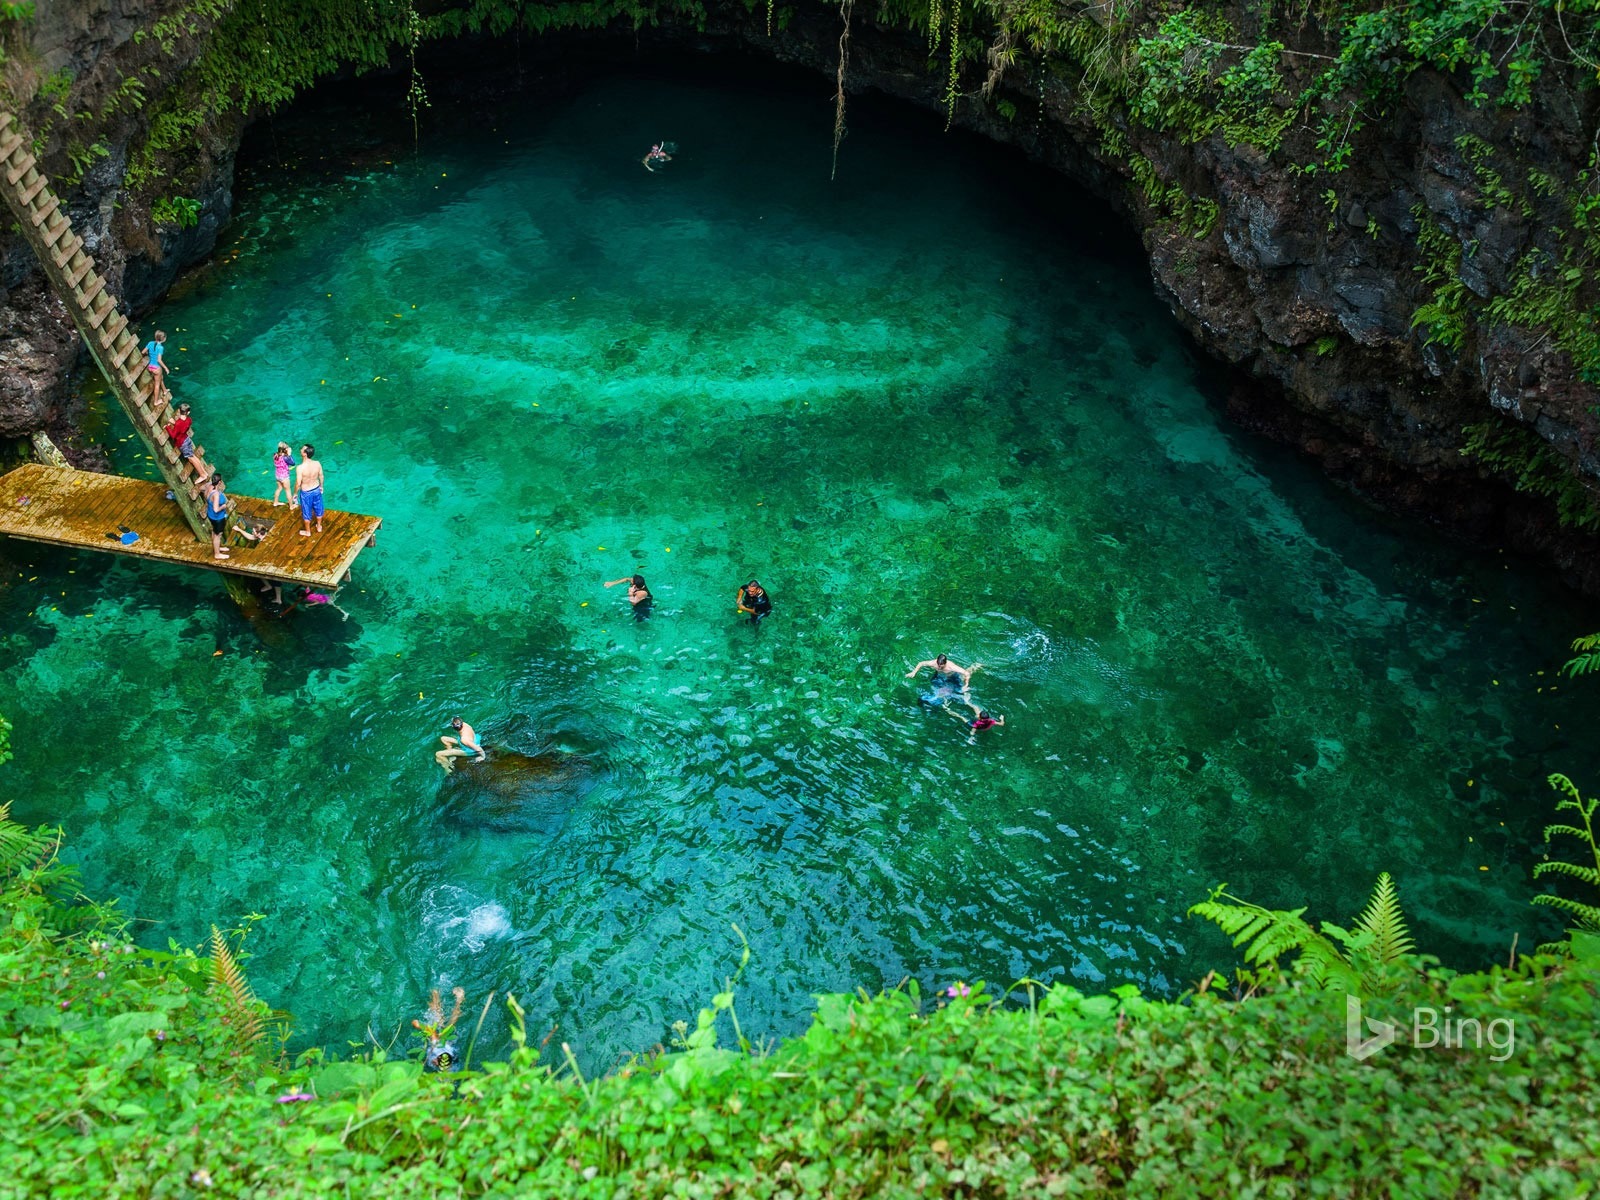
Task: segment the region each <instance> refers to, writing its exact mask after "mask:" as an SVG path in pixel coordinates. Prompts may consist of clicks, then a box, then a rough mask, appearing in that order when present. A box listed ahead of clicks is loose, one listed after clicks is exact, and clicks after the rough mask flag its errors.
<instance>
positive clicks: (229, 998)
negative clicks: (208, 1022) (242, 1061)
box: [211, 925, 266, 1052]
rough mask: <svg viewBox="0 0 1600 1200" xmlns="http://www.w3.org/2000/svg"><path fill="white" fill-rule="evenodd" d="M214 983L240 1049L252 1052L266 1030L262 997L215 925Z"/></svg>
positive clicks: (212, 936)
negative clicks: (245, 974) (251, 985)
mask: <svg viewBox="0 0 1600 1200" xmlns="http://www.w3.org/2000/svg"><path fill="white" fill-rule="evenodd" d="M211 983H212V986H213V987H214V988H215V990H216V991H217V993H218V995H219V996H220V997H221V998H222V1004H223V1007H224V1008H226V1009H227V1010H228V1017H227V1019H228V1024H229V1025H230V1026H231V1027H232V1029H233V1036H234V1040H235V1041H236V1043H237V1044H238V1047H239V1049H240V1050H241V1051H244V1052H249V1051H250V1050H251V1049H253V1048H254V1047H255V1045H256V1043H258V1042H259V1041H261V1039H262V1037H263V1036H265V1034H266V1026H265V1023H264V1022H263V1020H262V1017H261V1007H262V1005H261V1001H259V1000H257V999H256V994H255V993H254V992H253V991H251V990H250V983H249V981H248V980H246V979H245V977H244V971H243V970H242V969H241V968H240V966H239V961H238V959H236V958H235V957H234V956H233V951H231V950H229V949H228V939H227V938H225V937H223V935H222V930H220V929H218V928H217V927H216V926H215V925H213V926H212V927H211Z"/></svg>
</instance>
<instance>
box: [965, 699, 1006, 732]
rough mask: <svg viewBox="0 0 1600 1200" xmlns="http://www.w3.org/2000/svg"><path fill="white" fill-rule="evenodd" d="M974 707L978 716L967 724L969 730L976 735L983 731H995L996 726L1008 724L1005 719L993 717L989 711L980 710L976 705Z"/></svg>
mask: <svg viewBox="0 0 1600 1200" xmlns="http://www.w3.org/2000/svg"><path fill="white" fill-rule="evenodd" d="M972 707H973V709H974V710H976V712H977V714H978V715H977V716H976V717H974V718H973V719H972V720H971V721H969V722H968V723H967V728H968V729H970V730H972V731H973V732H974V733H976V732H978V731H979V730H983V729H993V728H994V727H995V726H996V725H1004V724H1005V723H1006V719H1005V718H1004V717H991V716H990V715H989V713H988V710H987V709H982V708H978V706H977V705H976V704H974V705H973V706H972Z"/></svg>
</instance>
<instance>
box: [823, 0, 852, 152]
mask: <svg viewBox="0 0 1600 1200" xmlns="http://www.w3.org/2000/svg"><path fill="white" fill-rule="evenodd" d="M854 8H855V0H839V16H840V18H841V19H842V20H843V21H844V28H843V29H841V30H840V31H839V75H838V79H837V82H836V85H835V91H834V95H833V169H832V170H831V171H829V172H828V178H829V179H830V180H833V179H837V178H838V177H839V143H840V142H842V141H844V72H845V67H846V66H847V65H848V64H849V62H850V14H851V12H852V10H853V9H854Z"/></svg>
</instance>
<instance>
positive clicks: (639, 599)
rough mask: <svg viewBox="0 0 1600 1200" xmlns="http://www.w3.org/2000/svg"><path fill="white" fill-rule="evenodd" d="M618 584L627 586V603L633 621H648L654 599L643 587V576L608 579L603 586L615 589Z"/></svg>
mask: <svg viewBox="0 0 1600 1200" xmlns="http://www.w3.org/2000/svg"><path fill="white" fill-rule="evenodd" d="M619 583H625V584H627V585H628V603H629V604H630V605H632V606H633V619H634V620H635V621H648V620H649V619H650V606H651V605H652V604H654V603H655V600H656V598H655V597H654V596H652V595H651V594H650V589H649V588H648V587H646V586H645V582H644V576H643V575H624V576H623V577H622V578H621V579H609V580H607V581H606V583H605V585H604V586H606V587H608V588H613V587H616V586H617V585H618V584H619Z"/></svg>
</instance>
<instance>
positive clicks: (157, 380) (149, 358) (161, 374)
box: [144, 329, 172, 411]
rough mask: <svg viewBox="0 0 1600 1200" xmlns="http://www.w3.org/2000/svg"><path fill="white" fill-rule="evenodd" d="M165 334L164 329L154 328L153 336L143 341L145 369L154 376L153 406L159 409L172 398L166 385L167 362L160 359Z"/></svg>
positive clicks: (165, 343)
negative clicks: (154, 333)
mask: <svg viewBox="0 0 1600 1200" xmlns="http://www.w3.org/2000/svg"><path fill="white" fill-rule="evenodd" d="M166 349H167V335H166V331H165V330H161V329H158V330H156V335H155V337H153V338H151V339H150V340H149V341H148V342H146V343H145V347H144V361H145V369H146V370H147V371H149V372H150V374H151V375H152V376H153V377H154V387H155V397H154V398H155V407H156V409H157V410H158V411H159V410H160V408H161V406H162V405H163V404H165V403H166V402H167V401H168V400H170V399H172V392H171V391H170V390H168V388H167V386H166V382H167V379H166V376H167V364H166V363H165V362H164V361H163V360H162V357H161V356H162V355H163V354H165V353H166Z"/></svg>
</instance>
